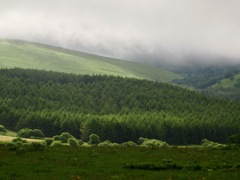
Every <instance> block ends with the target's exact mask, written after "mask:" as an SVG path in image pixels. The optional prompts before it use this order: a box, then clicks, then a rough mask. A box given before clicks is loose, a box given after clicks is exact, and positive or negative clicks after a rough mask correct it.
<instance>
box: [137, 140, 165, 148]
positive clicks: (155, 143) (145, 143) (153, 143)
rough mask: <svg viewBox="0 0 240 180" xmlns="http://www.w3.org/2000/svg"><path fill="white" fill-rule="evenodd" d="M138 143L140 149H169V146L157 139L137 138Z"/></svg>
mask: <svg viewBox="0 0 240 180" xmlns="http://www.w3.org/2000/svg"><path fill="white" fill-rule="evenodd" d="M139 142H140V143H141V145H140V146H141V147H148V148H159V147H161V148H163V147H164V148H166V147H169V144H168V143H166V142H164V141H160V140H157V139H148V138H142V137H141V138H139Z"/></svg>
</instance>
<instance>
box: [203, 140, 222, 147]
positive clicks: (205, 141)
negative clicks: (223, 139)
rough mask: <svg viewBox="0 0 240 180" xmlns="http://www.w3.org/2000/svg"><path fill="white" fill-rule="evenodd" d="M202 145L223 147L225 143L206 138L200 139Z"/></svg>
mask: <svg viewBox="0 0 240 180" xmlns="http://www.w3.org/2000/svg"><path fill="white" fill-rule="evenodd" d="M202 146H203V147H207V148H225V147H226V145H225V144H220V143H216V142H213V141H209V140H207V139H203V140H202Z"/></svg>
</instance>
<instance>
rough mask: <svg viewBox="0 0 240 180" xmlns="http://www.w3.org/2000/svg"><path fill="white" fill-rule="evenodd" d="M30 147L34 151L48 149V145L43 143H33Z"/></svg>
mask: <svg viewBox="0 0 240 180" xmlns="http://www.w3.org/2000/svg"><path fill="white" fill-rule="evenodd" d="M30 147H31V148H32V150H33V151H44V150H46V148H47V143H46V142H45V141H43V142H31V143H30Z"/></svg>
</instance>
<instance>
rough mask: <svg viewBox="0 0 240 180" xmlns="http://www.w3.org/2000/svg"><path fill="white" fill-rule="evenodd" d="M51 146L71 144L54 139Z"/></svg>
mask: <svg viewBox="0 0 240 180" xmlns="http://www.w3.org/2000/svg"><path fill="white" fill-rule="evenodd" d="M50 146H69V144H67V143H63V142H62V141H53V142H52V144H51V145H50Z"/></svg>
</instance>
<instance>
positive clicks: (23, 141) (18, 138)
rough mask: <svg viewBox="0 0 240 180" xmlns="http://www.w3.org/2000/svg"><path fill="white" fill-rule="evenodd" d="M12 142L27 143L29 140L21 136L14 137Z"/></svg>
mask: <svg viewBox="0 0 240 180" xmlns="http://www.w3.org/2000/svg"><path fill="white" fill-rule="evenodd" d="M12 142H22V143H27V141H26V140H25V139H22V138H20V137H17V138H14V139H13V140H12Z"/></svg>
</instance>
